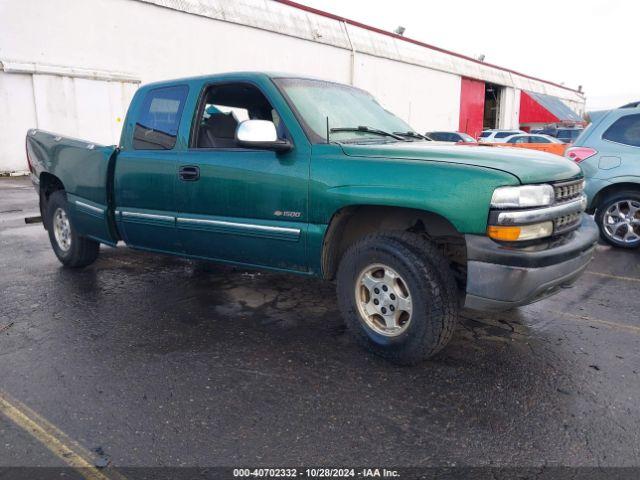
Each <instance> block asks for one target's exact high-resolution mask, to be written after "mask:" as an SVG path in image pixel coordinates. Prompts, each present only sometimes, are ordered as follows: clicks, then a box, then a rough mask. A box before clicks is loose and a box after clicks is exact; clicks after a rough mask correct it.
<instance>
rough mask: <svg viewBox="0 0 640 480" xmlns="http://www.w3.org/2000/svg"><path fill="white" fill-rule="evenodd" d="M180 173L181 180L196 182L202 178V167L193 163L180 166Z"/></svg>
mask: <svg viewBox="0 0 640 480" xmlns="http://www.w3.org/2000/svg"><path fill="white" fill-rule="evenodd" d="M178 175H179V176H180V180H184V181H185V182H195V181H196V180H198V179H199V178H200V168H199V167H195V166H191V165H189V166H185V167H180V170H179V171H178Z"/></svg>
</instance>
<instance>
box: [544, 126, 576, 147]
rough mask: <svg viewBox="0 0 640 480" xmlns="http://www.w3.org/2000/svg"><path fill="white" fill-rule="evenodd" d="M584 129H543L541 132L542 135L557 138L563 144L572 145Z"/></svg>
mask: <svg viewBox="0 0 640 480" xmlns="http://www.w3.org/2000/svg"><path fill="white" fill-rule="evenodd" d="M583 130H584V129H583V128H577V127H572V128H545V129H544V130H542V132H541V133H542V134H543V135H548V136H550V137H554V138H557V139H558V140H560V141H561V142H563V143H573V142H575V141H576V139H577V138H578V137H579V136H580V134H581V133H582V131H583Z"/></svg>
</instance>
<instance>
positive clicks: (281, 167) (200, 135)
mask: <svg viewBox="0 0 640 480" xmlns="http://www.w3.org/2000/svg"><path fill="white" fill-rule="evenodd" d="M247 119H259V120H269V121H273V122H274V124H276V127H277V130H278V136H279V137H280V138H288V139H289V140H290V141H292V142H294V138H293V136H292V135H291V134H290V133H289V132H290V130H289V129H288V128H287V126H286V125H285V124H284V121H283V120H282V117H281V115H280V113H279V112H278V111H277V110H276V108H275V107H274V106H273V104H272V102H271V100H270V99H268V98H267V95H266V94H265V92H264V91H263V90H262V89H261V88H260V87H258V86H257V85H254V84H252V83H248V82H225V83H213V84H208V85H206V86H204V87H203V91H202V93H201V95H200V100H199V105H198V106H197V108H196V114H195V118H194V120H193V122H194V125H193V128H192V130H191V141H190V145H189V148H188V149H187V150H185V151H184V152H182V153H181V154H180V156H179V159H178V169H179V172H180V173H179V175H178V183H177V185H176V194H177V198H178V199H179V205H178V210H179V211H178V215H177V224H176V225H177V231H178V235H179V237H180V240H181V243H182V245H184V248H185V251H186V253H187V254H189V255H191V256H195V257H202V258H210V259H214V260H223V261H227V262H233V263H242V264H249V265H256V266H266V267H274V268H282V269H287V270H299V271H304V270H306V269H307V262H306V240H307V237H306V234H307V218H308V216H307V215H308V211H307V210H308V188H309V185H308V182H309V150H308V149H305V148H302V146H301V145H299V144H298V145H296V144H295V142H294V147H293V149H292V150H291V151H289V152H286V153H276V152H274V151H272V150H260V149H249V148H241V147H239V146H238V145H237V144H236V142H235V130H236V128H237V125H238V124H239V123H240V122H242V121H244V120H247Z"/></svg>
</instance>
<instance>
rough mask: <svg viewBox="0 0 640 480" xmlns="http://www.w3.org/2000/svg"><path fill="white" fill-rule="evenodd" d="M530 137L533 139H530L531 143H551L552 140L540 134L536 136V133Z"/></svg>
mask: <svg viewBox="0 0 640 480" xmlns="http://www.w3.org/2000/svg"><path fill="white" fill-rule="evenodd" d="M529 138H530V139H531V140H530V142H531V143H551V141H550V140H549V139H547V138H544V137H540V136H536V135H534V136H532V137H529Z"/></svg>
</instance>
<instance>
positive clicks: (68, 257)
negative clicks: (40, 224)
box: [45, 190, 100, 268]
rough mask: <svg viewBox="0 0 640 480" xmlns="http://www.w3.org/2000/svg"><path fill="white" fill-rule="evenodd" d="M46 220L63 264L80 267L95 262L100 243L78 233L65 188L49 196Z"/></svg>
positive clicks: (53, 243)
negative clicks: (70, 212) (72, 218)
mask: <svg viewBox="0 0 640 480" xmlns="http://www.w3.org/2000/svg"><path fill="white" fill-rule="evenodd" d="M45 221H46V222H47V224H46V226H47V230H48V231H49V241H50V242H51V247H52V248H53V252H54V253H55V254H56V257H58V260H60V262H61V263H62V264H63V265H65V266H67V267H72V268H80V267H86V266H87V265H90V264H92V263H93V262H95V260H96V258H98V253H99V252H100V244H99V243H98V242H96V241H94V240H90V239H88V238H84V237H80V236H79V235H78V234H77V232H76V230H75V227H74V226H73V223H72V221H71V215H70V214H69V204H68V202H67V196H66V194H65V192H64V191H63V190H58V191H55V192H53V193H52V194H51V196H50V197H49V201H48V202H47V215H46V220H45Z"/></svg>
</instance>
